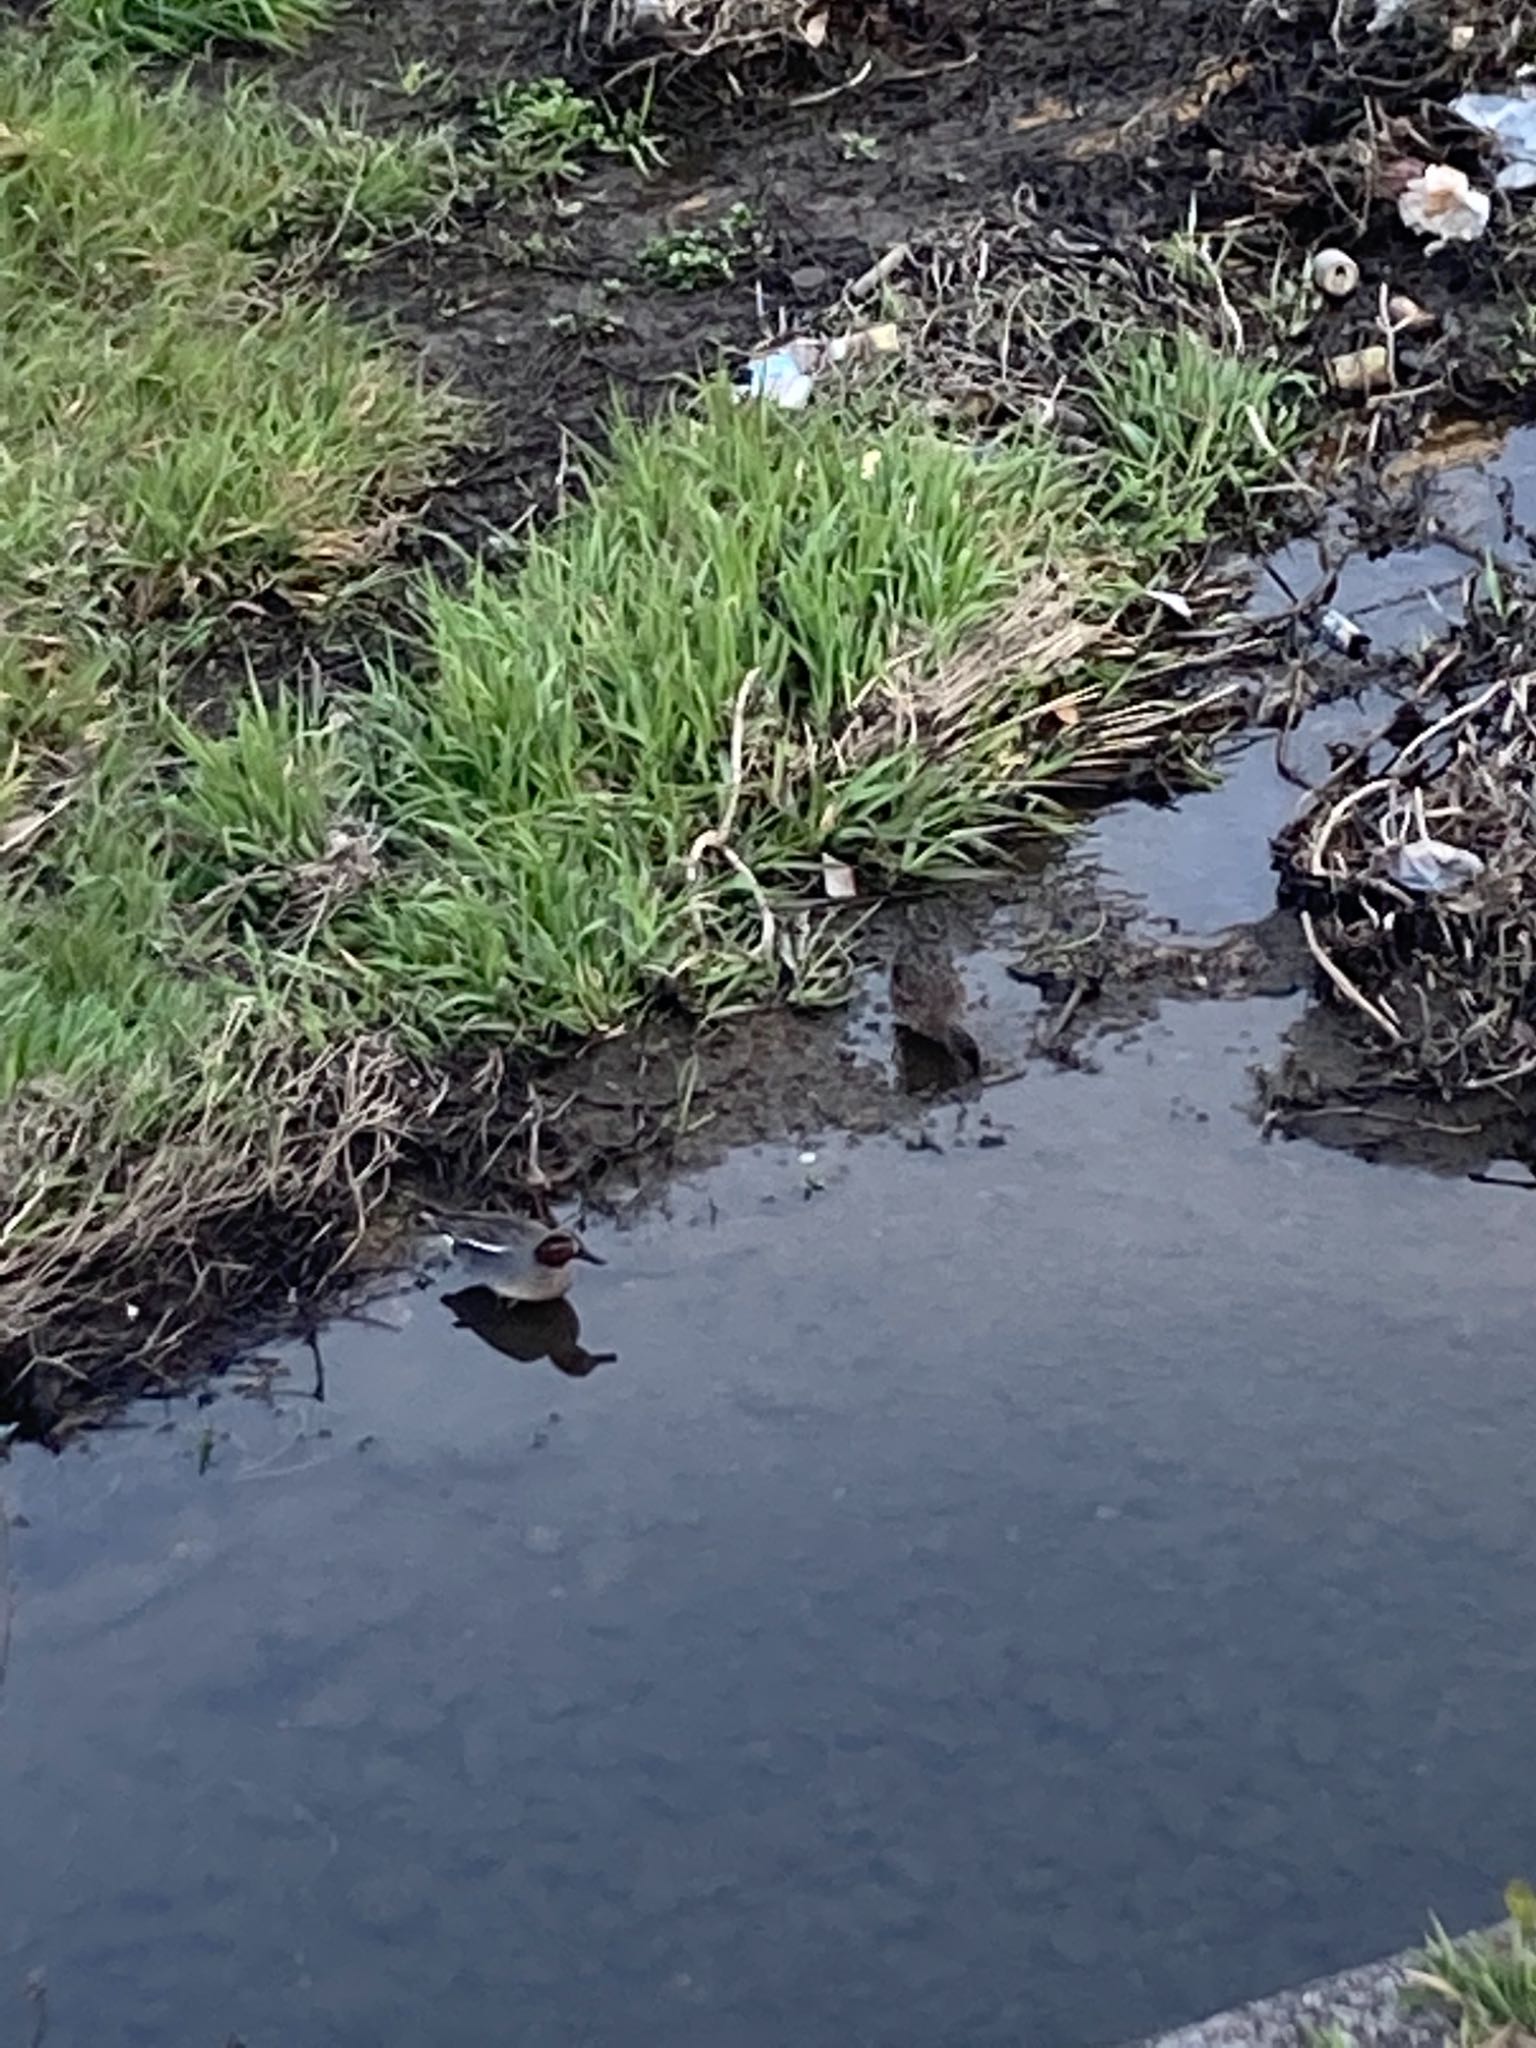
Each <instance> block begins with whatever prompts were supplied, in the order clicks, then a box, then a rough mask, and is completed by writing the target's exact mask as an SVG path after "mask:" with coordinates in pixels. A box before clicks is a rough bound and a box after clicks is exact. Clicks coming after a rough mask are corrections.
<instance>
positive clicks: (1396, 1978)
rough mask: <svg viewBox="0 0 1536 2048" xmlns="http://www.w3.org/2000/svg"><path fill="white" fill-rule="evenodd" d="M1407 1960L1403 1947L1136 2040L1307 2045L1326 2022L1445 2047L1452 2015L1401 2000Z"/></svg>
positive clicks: (1414, 2046) (1241, 2047) (1363, 2044)
mask: <svg viewBox="0 0 1536 2048" xmlns="http://www.w3.org/2000/svg"><path fill="white" fill-rule="evenodd" d="M1413 1961H1414V1955H1413V1952H1412V1951H1411V1950H1406V1949H1405V1950H1404V1951H1403V1953H1402V1954H1401V1955H1395V1956H1387V1957H1385V1958H1384V1959H1383V1960H1382V1961H1381V1962H1376V1963H1366V1964H1363V1965H1362V1966H1361V1967H1360V1968H1359V1969H1355V1970H1344V1971H1341V1972H1340V1974H1339V1975H1338V1976H1336V1977H1317V1978H1314V1979H1313V1981H1312V1982H1311V1983H1310V1984H1302V1985H1299V1986H1297V1987H1296V1988H1295V1989H1294V1990H1291V1991H1277V1992H1275V1993H1274V1994H1273V1996H1272V1997H1269V1998H1258V1999H1255V2000H1254V2001H1253V2002H1252V2004H1250V2005H1238V2006H1234V2007H1233V2008H1232V2009H1231V2011H1230V2012H1219V2013H1214V2014H1213V2015H1212V2016H1211V2018H1209V2019H1205V2020H1197V2021H1196V2022H1195V2024H1194V2025H1193V2026H1188V2027H1176V2028H1174V2029H1173V2031H1172V2032H1171V2033H1166V2034H1153V2035H1149V2036H1148V2037H1147V2039H1146V2040H1145V2041H1142V2042H1138V2043H1136V2044H1134V2048H1311V2043H1312V2040H1313V2036H1314V2034H1315V2032H1316V2030H1317V2029H1318V2028H1320V2027H1327V2026H1338V2027H1342V2028H1344V2029H1345V2030H1346V2031H1347V2032H1348V2033H1349V2034H1350V2035H1351V2036H1352V2037H1353V2039H1354V2041H1355V2042H1356V2044H1357V2048H1449V2044H1450V2043H1452V2042H1453V2041H1454V2040H1455V2039H1456V2021H1455V2018H1454V2017H1453V2015H1451V2014H1450V2013H1448V2012H1446V2011H1444V2010H1438V2009H1436V2008H1435V2007H1433V2006H1420V2005H1414V2006H1411V2007H1405V2006H1404V2004H1403V2001H1402V1994H1403V1990H1404V1988H1405V1985H1406V1981H1407V1976H1406V1973H1407V1971H1408V1968H1409V1967H1410V1965H1411V1964H1412V1962H1413Z"/></svg>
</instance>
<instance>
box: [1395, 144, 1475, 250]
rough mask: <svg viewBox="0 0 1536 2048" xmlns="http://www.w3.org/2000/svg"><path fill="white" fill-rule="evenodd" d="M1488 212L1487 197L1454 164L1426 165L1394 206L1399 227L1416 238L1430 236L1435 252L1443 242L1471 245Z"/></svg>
mask: <svg viewBox="0 0 1536 2048" xmlns="http://www.w3.org/2000/svg"><path fill="white" fill-rule="evenodd" d="M1492 210H1493V203H1492V201H1491V200H1490V199H1489V197H1488V194H1487V193H1486V192H1479V191H1478V190H1477V189H1476V187H1475V186H1473V185H1471V184H1469V183H1468V181H1467V174H1466V172H1465V171H1458V170H1457V169H1456V167H1455V165H1454V164H1426V165H1425V166H1424V169H1423V170H1422V171H1421V172H1420V173H1419V175H1418V177H1416V178H1413V179H1411V180H1410V181H1409V183H1408V184H1407V185H1405V186H1404V188H1403V193H1402V197H1401V198H1400V199H1399V200H1398V202H1397V211H1398V214H1399V216H1400V218H1401V220H1402V223H1403V226H1404V227H1408V228H1412V229H1413V231H1414V233H1415V234H1416V235H1432V236H1433V237H1434V240H1435V246H1436V247H1437V248H1438V247H1440V246H1442V245H1443V244H1444V243H1446V242H1475V241H1476V240H1477V238H1478V236H1479V235H1480V234H1482V232H1483V230H1484V229H1485V228H1486V227H1487V225H1488V216H1489V214H1490V213H1491V212H1492Z"/></svg>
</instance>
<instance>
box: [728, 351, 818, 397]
mask: <svg viewBox="0 0 1536 2048" xmlns="http://www.w3.org/2000/svg"><path fill="white" fill-rule="evenodd" d="M815 388H816V380H815V378H814V377H813V376H812V375H811V373H810V371H809V370H808V369H806V368H805V366H804V365H803V364H802V362H801V360H800V358H799V356H798V355H797V354H796V353H795V350H794V348H793V346H791V347H789V348H776V349H774V351H773V352H772V354H771V355H766V356H753V358H752V359H751V361H750V362H749V363H748V364H747V381H746V383H745V385H743V386H740V387H739V389H740V391H741V395H742V397H743V398H766V399H767V401H768V403H769V404H770V405H781V406H783V408H784V410H785V411H786V412H803V411H804V410H805V408H806V406H808V405H809V404H810V402H811V393H812V391H813V390H814V389H815Z"/></svg>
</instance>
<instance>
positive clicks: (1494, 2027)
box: [1409, 1881, 1536, 2048]
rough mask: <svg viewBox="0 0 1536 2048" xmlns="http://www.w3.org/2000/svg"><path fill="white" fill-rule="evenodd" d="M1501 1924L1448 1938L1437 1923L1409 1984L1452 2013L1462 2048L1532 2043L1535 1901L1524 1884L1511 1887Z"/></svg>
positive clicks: (1535, 2024)
mask: <svg viewBox="0 0 1536 2048" xmlns="http://www.w3.org/2000/svg"><path fill="white" fill-rule="evenodd" d="M1505 1898H1506V1900H1507V1902H1508V1903H1509V1904H1510V1906H1511V1917H1510V1919H1509V1921H1508V1922H1507V1923H1506V1925H1505V1926H1504V1927H1502V1928H1499V1929H1497V1930H1496V1931H1495V1932H1493V1933H1489V1934H1468V1935H1466V1936H1464V1937H1463V1938H1462V1939H1461V1940H1459V1941H1457V1940H1452V1938H1451V1937H1450V1936H1449V1935H1448V1934H1447V1933H1446V1931H1445V1929H1444V1928H1443V1927H1442V1926H1441V1925H1440V1922H1439V1921H1438V1920H1432V1921H1431V1922H1430V1935H1429V1940H1428V1941H1427V1942H1426V1943H1425V1945H1424V1954H1423V1958H1422V1961H1421V1963H1420V1965H1419V1966H1418V1967H1417V1968H1415V1969H1413V1970H1411V1971H1410V1972H1409V1982H1410V1984H1412V1985H1413V1986H1414V1987H1415V1988H1416V1989H1417V1990H1419V1991H1421V1992H1425V1993H1427V1994H1428V1995H1429V1996H1430V1997H1432V1998H1436V1999H1439V2000H1440V2001H1442V2002H1443V2003H1444V2004H1446V2005H1448V2006H1449V2007H1450V2008H1451V2010H1452V2011H1453V2012H1454V2013H1455V2015H1456V2019H1457V2025H1458V2032H1459V2035H1460V2039H1461V2042H1462V2048H1487V2044H1489V2043H1492V2042H1503V2043H1507V2044H1509V2048H1520V2044H1522V2043H1526V2042H1530V2041H1532V2040H1536V1899H1533V1898H1532V1896H1531V1890H1530V1887H1529V1885H1525V1884H1522V1883H1520V1882H1518V1881H1517V1882H1516V1883H1514V1884H1512V1885H1510V1886H1509V1887H1508V1888H1507V1890H1506V1892H1505Z"/></svg>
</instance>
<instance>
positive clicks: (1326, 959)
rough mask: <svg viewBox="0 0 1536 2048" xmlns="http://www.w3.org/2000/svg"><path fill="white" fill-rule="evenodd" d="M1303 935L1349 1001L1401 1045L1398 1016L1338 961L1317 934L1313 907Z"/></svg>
mask: <svg viewBox="0 0 1536 2048" xmlns="http://www.w3.org/2000/svg"><path fill="white" fill-rule="evenodd" d="M1301 935H1302V937H1303V938H1304V939H1305V940H1306V942H1307V951H1308V952H1309V953H1310V954H1311V955H1312V958H1313V959H1314V960H1315V961H1316V962H1317V964H1318V966H1319V967H1321V969H1322V970H1323V972H1324V974H1326V975H1327V977H1328V979H1329V980H1330V981H1331V982H1332V983H1333V985H1334V987H1335V988H1336V989H1337V990H1338V992H1339V994H1340V995H1341V996H1343V997H1344V999H1345V1001H1346V1002H1350V1003H1353V1004H1354V1006H1355V1008H1356V1009H1357V1010H1358V1011H1359V1012H1360V1013H1361V1015H1362V1016H1365V1017H1369V1018H1370V1020H1371V1022H1372V1023H1373V1024H1374V1025H1375V1026H1376V1028H1377V1030H1378V1031H1382V1032H1384V1033H1385V1034H1386V1036H1387V1038H1388V1039H1389V1040H1390V1042H1391V1043H1392V1044H1393V1045H1401V1044H1402V1043H1403V1034H1402V1031H1401V1029H1400V1027H1399V1026H1398V1024H1397V1022H1396V1021H1395V1019H1394V1018H1392V1017H1390V1016H1389V1015H1388V1014H1387V1012H1386V1011H1385V1010H1383V1009H1380V1008H1378V1007H1377V1005H1376V1004H1375V1003H1373V1002H1372V1001H1371V999H1370V997H1369V996H1367V995H1363V994H1362V993H1361V992H1360V990H1359V989H1358V988H1356V986H1355V984H1354V983H1353V982H1352V981H1351V980H1350V978H1349V976H1348V975H1347V974H1346V973H1345V972H1344V970H1343V968H1342V967H1340V965H1339V964H1338V962H1337V961H1336V960H1335V959H1333V958H1332V957H1331V955H1330V954H1329V953H1328V951H1327V949H1326V948H1325V947H1324V945H1323V943H1322V941H1321V940H1320V939H1319V938H1318V936H1317V927H1316V925H1315V924H1314V923H1313V920H1312V913H1311V911H1310V910H1304V911H1303V912H1302V913H1301Z"/></svg>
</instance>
